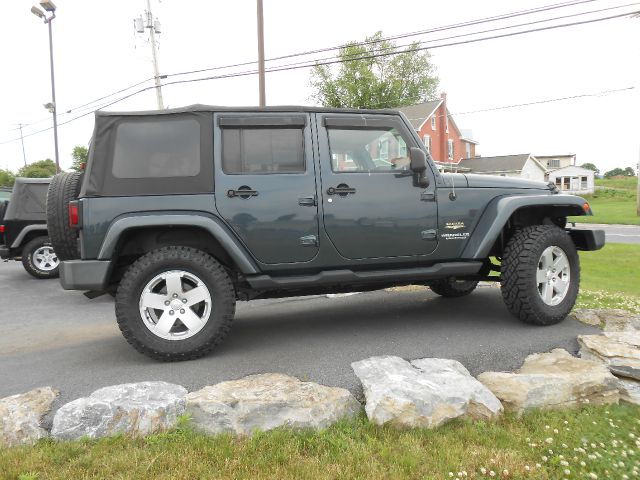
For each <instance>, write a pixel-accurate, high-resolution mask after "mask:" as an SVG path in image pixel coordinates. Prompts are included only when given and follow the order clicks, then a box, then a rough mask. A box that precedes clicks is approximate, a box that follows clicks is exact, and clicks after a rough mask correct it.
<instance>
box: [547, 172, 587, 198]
mask: <svg viewBox="0 0 640 480" xmlns="http://www.w3.org/2000/svg"><path fill="white" fill-rule="evenodd" d="M594 174H595V172H594V171H593V170H588V169H586V168H582V167H576V166H573V165H570V166H568V167H564V168H558V169H557V170H552V171H551V172H549V181H550V182H553V183H555V184H556V186H557V187H558V189H559V190H560V191H561V192H564V193H574V194H577V195H585V194H589V193H593V192H594V191H595V186H594V183H595V182H594Z"/></svg>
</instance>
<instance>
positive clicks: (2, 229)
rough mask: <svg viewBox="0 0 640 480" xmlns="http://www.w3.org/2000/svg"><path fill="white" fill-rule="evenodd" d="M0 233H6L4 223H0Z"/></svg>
mask: <svg viewBox="0 0 640 480" xmlns="http://www.w3.org/2000/svg"><path fill="white" fill-rule="evenodd" d="M0 233H4V225H0Z"/></svg>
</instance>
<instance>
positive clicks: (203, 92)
mask: <svg viewBox="0 0 640 480" xmlns="http://www.w3.org/2000/svg"><path fill="white" fill-rule="evenodd" d="M55 1H56V5H57V7H58V11H57V15H58V17H57V18H56V19H55V20H54V21H53V43H54V57H55V69H56V77H55V78H56V96H57V103H58V114H59V117H58V118H59V120H58V122H59V123H60V124H62V123H64V122H65V121H67V120H69V119H71V118H73V117H75V116H77V115H79V114H82V113H85V112H86V111H87V110H86V109H84V110H83V109H79V110H75V111H72V112H71V113H69V114H66V113H65V112H66V111H68V110H69V109H72V108H74V107H77V106H79V105H82V104H84V103H86V102H89V101H92V100H95V99H96V98H99V97H102V96H104V95H107V94H109V93H112V92H114V91H116V90H119V89H121V88H125V87H128V86H130V85H132V84H135V83H138V82H141V81H143V80H145V79H148V78H149V77H151V76H152V75H153V70H152V64H151V53H150V47H149V45H148V43H146V42H145V41H144V40H143V39H142V38H139V37H136V35H135V34H134V28H133V18H134V17H136V16H138V15H139V14H141V13H143V11H144V10H145V8H146V1H145V0H127V1H125V0H112V1H110V2H97V1H91V0H55ZM553 1H558V0H553ZM553 1H552V0H539V1H525V0H521V1H519V2H505V1H495V0H484V1H482V2H478V1H477V0H457V1H456V0H452V1H449V2H425V1H420V0H394V1H386V2H384V1H378V0H357V1H356V0H353V1H345V0H341V1H338V0H323V1H319V2H309V1H300V0H297V1H296V0H264V17H265V53H266V57H267V58H270V57H276V56H279V55H286V54H290V53H297V52H302V51H308V50H313V49H317V48H322V47H328V46H335V45H340V44H343V43H345V42H347V41H352V40H355V41H358V40H363V39H364V38H365V37H366V36H368V35H371V34H373V33H375V32H376V31H378V30H381V31H382V32H383V34H384V35H385V36H388V35H394V34H400V33H405V32H413V31H417V30H424V29H429V28H433V27H439V26H444V25H449V24H453V23H458V22H463V21H468V20H475V19H480V18H485V17H489V16H493V15H499V14H503V13H509V12H513V11H516V10H524V9H528V8H535V7H540V6H543V5H548V4H551V3H553ZM631 3H632V0H626V1H625V0H617V1H615V0H594V1H592V2H589V3H585V4H582V5H576V6H573V7H570V8H562V9H557V10H552V11H548V12H544V13H540V14H537V15H535V16H529V17H520V18H516V19H509V20H506V21H503V22H501V23H497V24H493V23H492V24H484V25H480V26H476V27H473V29H475V30H484V29H488V28H495V27H499V26H505V25H509V24H514V23H524V22H528V21H533V20H540V19H543V18H549V17H556V16H560V15H569V14H573V13H578V12H586V11H590V10H599V9H604V8H609V7H613V6H621V5H629V4H631ZM31 5H32V2H31V1H29V0H12V1H10V2H3V13H2V15H1V16H0V45H2V47H1V50H0V51H1V55H2V57H1V61H2V77H1V80H0V81H1V82H2V83H1V85H2V88H1V89H0V95H1V99H0V100H1V101H0V105H1V108H0V142H6V141H7V140H11V139H14V138H17V139H18V141H14V142H9V143H2V144H0V167H2V168H10V169H13V170H17V169H18V168H19V167H20V166H22V165H23V155H22V146H21V143H20V141H19V137H20V132H19V131H18V130H14V129H15V128H16V127H17V124H18V123H23V124H29V125H28V126H26V127H25V128H24V133H25V135H29V134H31V133H33V132H36V131H38V130H42V129H44V128H48V127H50V126H51V115H50V114H48V112H47V111H46V110H45V109H44V108H43V104H45V103H47V102H49V101H50V100H51V90H50V88H51V87H50V78H49V58H48V55H49V51H48V38H47V27H46V25H44V24H43V23H42V21H41V20H39V19H38V18H37V17H35V16H34V15H32V14H31V13H30V11H29V10H30V8H31ZM152 9H153V11H154V15H155V16H156V17H157V18H158V19H159V20H160V21H161V24H162V33H161V35H160V36H159V38H160V50H159V63H160V73H161V74H169V73H175V72H181V71H187V70H194V69H200V68H207V67H215V66H222V65H229V64H234V63H239V62H244V61H252V60H255V59H256V58H257V46H256V38H257V37H256V5H255V0H236V1H233V2H232V1H227V2H215V1H211V0H209V1H204V0H190V1H188V2H186V1H182V2H181V1H178V0H163V1H162V2H158V1H157V0H153V1H152ZM633 10H640V4H637V3H636V4H632V5H631V6H627V7H625V8H621V9H617V10H610V11H607V12H600V13H593V14H591V15H585V16H583V17H576V18H570V19H564V20H558V21H556V22H555V23H568V22H575V21H580V20H585V19H589V18H596V17H604V16H610V15H616V14H618V13H623V12H628V11H633ZM538 26H540V25H538ZM527 28H533V27H527ZM470 31H472V29H469V28H467V29H464V30H447V31H444V32H440V33H437V34H430V35H427V36H421V37H416V39H419V40H425V39H438V38H442V37H448V36H451V35H456V34H461V33H467V32H470ZM500 33H505V32H504V31H503V32H500ZM400 42H402V43H404V42H406V40H400ZM436 43H438V42H436ZM439 43H444V42H439ZM432 54H433V62H434V64H435V65H436V67H437V71H438V75H439V77H440V88H439V91H445V92H446V93H447V97H448V104H449V110H450V111H451V113H452V114H454V118H455V121H456V123H457V124H458V126H459V127H460V128H463V129H471V130H472V131H473V136H474V138H475V139H476V140H477V141H478V142H480V145H479V146H478V149H477V151H478V152H479V153H480V154H482V155H483V156H490V155H507V154H515V153H532V154H534V155H536V154H538V155H551V154H565V153H575V154H577V162H578V164H582V163H585V162H591V163H595V164H596V165H597V166H598V167H600V169H601V170H602V171H605V170H609V169H611V168H614V167H626V166H633V167H635V165H636V163H637V162H638V159H639V156H640V113H639V112H640V18H633V19H630V18H627V17H624V18H620V19H614V20H608V21H603V22H598V23H591V24H588V25H582V26H575V27H569V28H562V29H556V30H548V31H545V32H538V33H531V34H527V35H521V36H514V37H509V38H506V39H496V40H490V41H485V42H478V43H471V44H467V45H460V46H452V47H446V48H438V49H433V50H432ZM327 55H328V54H327V53H324V54H318V55H316V56H315V57H326V56H327ZM305 58H306V59H309V58H314V57H305ZM298 60H299V59H296V58H293V59H289V60H286V61H281V62H280V64H282V63H287V62H294V61H298ZM267 66H269V64H267ZM251 68H252V67H251V66H249V67H237V68H235V69H227V70H220V71H214V72H208V73H201V74H197V75H191V76H186V77H174V78H173V79H174V80H177V79H186V78H195V77H198V76H206V75H214V74H221V73H230V72H234V71H236V72H237V71H244V70H247V69H251ZM309 75H310V70H309V69H301V70H291V71H286V72H278V73H270V74H267V77H266V89H267V93H266V96H267V105H294V104H296V105H298V104H304V105H306V104H310V103H311V100H310V98H309V97H310V94H311V90H310V87H309ZM168 80H171V79H167V81H168ZM148 85H150V83H145V84H144V85H141V87H144V86H148ZM629 87H635V88H634V89H633V90H625V91H621V92H616V93H609V94H602V95H598V96H591V97H585V98H578V99H572V100H565V101H557V102H550V103H543V104H538V105H534V106H527V107H519V108H511V109H503V110H495V111H489V112H481V113H467V114H462V113H463V112H472V111H476V110H485V109H490V108H495V107H501V106H507V105H514V104H522V103H529V102H536V101H541V100H548V99H556V98H562V97H570V96H577V95H583V94H594V93H598V92H604V91H610V90H619V89H626V88H629ZM133 91H135V89H134V90H130V91H127V92H133ZM125 93H126V92H125ZM163 95H164V101H165V106H169V107H179V106H183V105H188V104H192V103H205V104H214V105H238V106H241V105H242V106H244V105H256V104H257V103H258V79H257V76H255V75H252V76H246V77H237V78H229V79H218V80H211V81H204V82H197V83H184V84H179V85H172V86H166V87H165V88H163ZM113 98H114V99H115V98H117V97H113ZM107 100H108V99H107ZM107 100H105V101H103V103H104V102H106V101H107ZM155 107H156V98H155V93H154V91H153V90H149V91H147V92H144V93H141V94H139V95H135V96H133V97H131V98H129V99H127V100H124V101H122V102H120V103H117V104H116V105H113V106H110V107H108V108H107V109H108V110H138V109H142V110H146V109H153V108H155ZM94 108H95V107H94ZM92 128H93V116H92V115H87V116H85V117H83V118H81V119H79V120H76V121H73V122H70V123H69V124H66V125H60V127H59V131H58V135H59V141H60V161H61V165H62V167H63V168H66V167H68V166H69V165H70V164H71V156H70V154H71V150H72V149H73V147H74V146H75V145H86V144H87V143H88V141H89V138H90V136H91V131H92ZM24 145H25V150H26V156H27V161H28V162H32V161H36V160H40V159H43V158H47V157H48V158H53V157H54V149H53V132H52V131H51V130H48V131H46V132H43V133H38V134H35V135H32V136H27V137H26V138H25V139H24Z"/></svg>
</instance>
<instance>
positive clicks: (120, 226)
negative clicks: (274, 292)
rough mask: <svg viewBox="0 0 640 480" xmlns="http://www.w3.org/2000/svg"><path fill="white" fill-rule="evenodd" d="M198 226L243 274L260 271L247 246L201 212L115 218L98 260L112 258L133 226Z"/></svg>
mask: <svg viewBox="0 0 640 480" xmlns="http://www.w3.org/2000/svg"><path fill="white" fill-rule="evenodd" d="M163 226H166V227H174V226H183V227H197V228H201V229H203V230H205V231H207V232H209V233H210V234H211V235H212V236H213V237H214V238H215V239H216V240H217V241H218V242H220V245H222V247H223V248H224V249H225V251H226V252H227V253H228V254H229V256H230V257H231V259H232V260H233V261H234V262H235V264H236V265H237V266H238V268H239V269H240V271H241V272H242V273H244V274H256V273H260V269H259V268H258V267H257V265H256V263H255V261H254V260H253V258H252V257H251V255H250V254H249V253H248V251H247V250H246V248H245V247H244V245H242V244H241V243H240V241H239V240H238V239H237V238H236V237H235V236H234V235H233V233H231V232H230V231H229V229H228V228H227V227H226V226H225V225H224V224H223V223H222V222H221V221H220V220H218V219H216V218H214V217H210V216H207V215H203V214H202V213H198V212H193V213H184V212H181V213H167V214H161V213H159V212H154V213H152V214H142V215H141V214H137V215H135V216H121V217H118V218H116V219H115V220H114V221H113V222H112V223H111V225H110V226H109V229H108V230H107V233H106V235H105V237H104V240H103V242H102V246H101V247H100V252H99V253H98V260H110V259H111V258H112V257H113V254H114V252H115V250H116V247H117V245H118V241H119V240H120V238H121V237H122V234H123V233H125V232H126V231H127V230H130V229H133V228H136V229H137V228H144V227H163Z"/></svg>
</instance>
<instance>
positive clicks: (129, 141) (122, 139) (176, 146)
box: [112, 118, 200, 178]
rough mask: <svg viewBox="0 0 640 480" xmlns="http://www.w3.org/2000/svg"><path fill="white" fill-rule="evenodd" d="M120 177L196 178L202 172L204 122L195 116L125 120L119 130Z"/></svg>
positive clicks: (116, 159) (116, 160)
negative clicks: (201, 151)
mask: <svg viewBox="0 0 640 480" xmlns="http://www.w3.org/2000/svg"><path fill="white" fill-rule="evenodd" d="M112 173H113V176H114V177H116V178H149V177H151V178H165V177H195V176H197V175H198V174H199V173H200V124H199V123H198V121H197V120H195V119H192V118H181V119H175V120H166V119H163V120H162V121H158V120H151V121H125V122H122V123H120V124H119V125H118V127H117V129H116V138H115V145H114V150H113V166H112Z"/></svg>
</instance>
